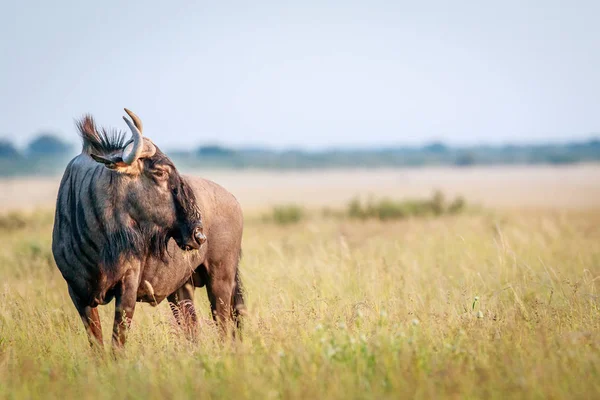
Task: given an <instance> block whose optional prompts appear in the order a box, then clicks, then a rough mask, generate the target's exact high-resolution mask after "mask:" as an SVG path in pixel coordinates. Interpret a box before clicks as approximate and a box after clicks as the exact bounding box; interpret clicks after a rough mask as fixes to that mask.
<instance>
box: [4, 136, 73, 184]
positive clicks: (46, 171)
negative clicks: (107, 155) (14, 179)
mask: <svg viewBox="0 0 600 400" xmlns="http://www.w3.org/2000/svg"><path fill="white" fill-rule="evenodd" d="M73 150H74V146H73V145H72V144H70V143H67V142H65V141H63V140H62V139H60V138H59V137H58V135H56V134H54V133H51V132H42V133H39V134H38V135H36V137H35V138H34V139H33V140H31V142H29V143H28V144H27V146H26V147H25V148H24V149H22V150H21V149H19V148H17V147H16V146H15V145H14V144H13V143H12V142H11V141H10V140H7V139H0V176H15V175H32V174H35V175H52V174H57V173H59V172H60V171H61V170H62V169H64V167H65V163H64V162H65V161H67V160H68V159H69V157H72V156H73V155H74V152H73Z"/></svg>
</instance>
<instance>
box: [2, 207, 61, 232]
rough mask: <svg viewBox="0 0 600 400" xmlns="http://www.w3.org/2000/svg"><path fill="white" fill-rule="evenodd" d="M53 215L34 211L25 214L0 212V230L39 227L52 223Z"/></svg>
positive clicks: (10, 230)
mask: <svg viewBox="0 0 600 400" xmlns="http://www.w3.org/2000/svg"><path fill="white" fill-rule="evenodd" d="M53 219H54V215H53V214H52V213H49V212H36V213H33V214H28V213H27V214H26V213H22V212H17V211H12V212H9V213H6V214H0V231H7V232H12V231H17V230H21V229H27V228H39V227H42V226H47V225H49V224H51V223H52V221H53Z"/></svg>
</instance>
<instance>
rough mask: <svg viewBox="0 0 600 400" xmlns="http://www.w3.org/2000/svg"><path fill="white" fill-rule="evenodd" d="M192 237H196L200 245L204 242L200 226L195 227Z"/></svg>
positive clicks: (204, 237) (204, 238)
mask: <svg viewBox="0 0 600 400" xmlns="http://www.w3.org/2000/svg"><path fill="white" fill-rule="evenodd" d="M194 237H195V238H196V241H197V242H198V243H199V244H200V245H202V244H204V242H206V236H205V235H204V233H202V228H200V227H197V228H196V229H195V230H194Z"/></svg>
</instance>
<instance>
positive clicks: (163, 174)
mask: <svg viewBox="0 0 600 400" xmlns="http://www.w3.org/2000/svg"><path fill="white" fill-rule="evenodd" d="M152 174H153V175H154V176H155V177H156V178H157V179H165V178H166V177H167V172H166V171H165V170H163V169H155V170H154V171H152Z"/></svg>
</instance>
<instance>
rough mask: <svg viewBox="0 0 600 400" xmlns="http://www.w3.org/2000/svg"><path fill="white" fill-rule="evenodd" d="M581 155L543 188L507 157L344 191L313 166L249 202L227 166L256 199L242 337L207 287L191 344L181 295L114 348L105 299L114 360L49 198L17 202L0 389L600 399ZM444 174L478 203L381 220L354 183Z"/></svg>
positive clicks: (598, 313) (597, 219) (385, 191)
mask: <svg viewBox="0 0 600 400" xmlns="http://www.w3.org/2000/svg"><path fill="white" fill-rule="evenodd" d="M585 168H588V169H587V170H586V172H585V174H584V175H577V174H574V173H572V172H568V171H567V172H565V171H564V170H560V169H559V170H557V171H558V172H557V173H558V175H559V177H558V178H556V179H554V178H552V176H553V175H551V174H548V175H544V174H545V172H544V173H543V174H541V175H540V174H538V175H535V174H533V175H529V182H530V184H529V185H528V184H527V182H528V181H527V179H525V178H523V176H527V175H526V173H525V175H523V174H518V173H513V172H510V173H509V174H508V175H502V174H501V173H500V172H498V171H496V172H492V173H491V174H492V175H491V176H494V175H493V174H494V173H496V175H497V176H496V178H498V179H495V180H492V181H490V179H488V178H487V177H489V176H490V175H489V174H487V175H486V174H483V175H481V177H482V178H481V179H480V180H479V181H477V180H476V179H475V178H474V177H473V172H472V171H469V170H467V171H466V172H460V173H457V174H458V175H456V176H455V175H452V174H450V175H447V174H446V175H445V178H446V180H445V181H442V180H439V179H438V180H437V181H436V179H433V178H430V179H429V181H427V180H425V183H423V180H421V181H419V182H418V183H417V181H416V179H414V175H410V176H411V177H412V179H405V180H401V179H398V180H393V179H388V178H385V175H382V176H383V177H381V178H380V180H379V183H377V181H372V180H365V181H364V182H367V181H368V182H369V184H370V185H371V186H369V187H367V188H366V189H363V188H364V187H366V186H367V185H366V184H365V185H363V187H362V188H361V180H360V179H359V178H357V179H351V178H347V180H348V182H353V185H354V186H353V187H351V188H346V189H345V190H346V191H344V190H343V189H342V188H339V190H337V191H336V194H330V195H323V193H325V194H327V193H333V192H332V191H331V189H330V188H331V187H334V188H335V187H336V185H342V183H340V181H339V180H332V181H331V182H329V184H327V182H324V181H323V179H326V177H327V176H328V175H327V174H323V176H324V177H321V180H318V179H315V180H314V182H313V184H312V186H311V184H310V182H308V181H309V180H310V179H307V181H306V182H304V181H302V179H303V178H301V177H300V178H298V179H297V181H298V182H300V185H302V184H304V185H305V187H302V186H300V189H297V191H296V192H293V193H295V194H294V198H293V200H294V202H295V203H296V204H299V205H300V207H299V208H295V207H287V206H284V207H280V208H277V209H273V208H272V207H273V205H276V204H278V203H281V202H283V201H284V203H282V204H286V203H287V202H289V200H292V199H289V198H286V197H285V195H286V194H287V195H288V196H289V195H290V192H289V191H286V190H285V188H282V189H280V190H281V191H283V192H285V193H286V194H281V195H280V197H277V196H278V195H276V194H273V196H270V195H265V188H268V190H266V193H276V192H277V187H276V185H275V184H274V183H273V180H272V179H271V180H266V181H261V182H260V183H257V184H256V187H255V194H254V197H252V195H251V192H252V190H251V189H252V188H250V187H249V186H248V185H249V182H251V180H249V179H251V176H250V175H247V176H246V178H247V179H241V180H239V182H238V183H237V186H236V182H237V181H235V179H233V178H231V179H230V180H227V179H225V178H226V177H225V178H223V179H219V177H215V180H217V181H220V180H221V181H224V182H225V183H226V187H228V188H229V189H231V191H232V192H233V193H234V194H236V193H237V191H238V190H239V192H240V193H241V195H240V196H239V198H240V201H241V202H242V204H243V205H244V206H245V208H246V210H247V212H246V226H245V234H244V242H243V248H244V257H243V260H242V263H241V271H242V277H243V281H244V284H245V289H246V292H247V305H248V315H247V317H246V320H245V326H244V333H243V340H242V341H236V342H228V341H227V342H224V343H223V342H221V341H220V340H219V335H218V333H217V331H216V329H215V327H214V325H213V324H212V321H211V320H210V319H209V315H210V312H209V306H208V301H207V299H206V294H205V290H204V289H198V290H197V299H196V306H197V308H198V310H199V312H200V313H201V315H202V317H203V318H202V321H201V328H200V334H199V335H198V337H197V338H196V339H195V340H190V339H187V338H186V337H185V335H183V334H182V332H180V331H179V329H178V327H177V325H176V324H175V322H174V319H173V317H172V316H171V313H170V310H169V307H168V305H167V304H166V303H161V304H160V305H159V306H158V307H151V306H149V305H147V304H138V307H137V309H136V314H135V317H134V322H133V326H132V329H131V331H130V335H129V341H128V343H127V346H126V348H125V350H124V351H123V352H122V353H120V354H119V355H118V356H117V357H116V358H114V357H113V356H112V353H111V352H110V350H109V348H110V344H109V341H108V339H109V338H110V335H109V332H110V330H111V328H112V314H113V306H112V305H109V306H105V307H101V308H100V315H101V319H102V323H103V328H104V333H105V338H106V344H107V349H106V354H104V355H98V354H96V353H93V352H92V351H91V349H90V348H89V345H88V341H87V338H86V336H85V332H84V330H83V326H82V324H81V321H80V320H79V317H78V315H77V314H76V312H75V309H74V307H73V306H72V304H71V301H70V299H69V296H68V293H67V289H66V284H65V282H64V280H63V279H62V276H61V275H60V273H59V272H58V270H57V269H56V266H55V265H54V261H53V258H52V253H51V249H50V244H51V229H52V219H53V214H52V209H51V205H48V206H47V207H43V206H42V205H40V204H37V203H36V204H35V206H36V208H37V211H31V209H29V210H25V211H23V210H17V208H18V207H11V210H8V209H7V208H5V211H4V212H3V213H2V214H1V215H0V398H14V399H21V398H64V399H68V398H90V399H103V398H106V399H116V398H161V399H162V398H191V397H195V398H251V399H262V398H285V399H287V398H302V399H304V398H306V399H313V398H344V399H346V398H394V399H397V398H426V399H429V398H446V397H447V398H540V399H541V398H569V399H571V398H598V397H600V371H599V368H600V310H599V304H600V303H599V302H600V297H599V296H600V292H599V288H598V286H599V285H600V203H598V202H597V201H598V193H600V191H599V188H600V179H596V180H593V179H592V178H593V177H600V175H597V174H596V173H597V172H598V170H599V169H598V167H585ZM590 168H591V170H590ZM590 171H592V172H590ZM373 174H374V176H375V174H376V172H373ZM418 174H420V172H419V173H417V175H418ZM561 174H562V175H561ZM586 174H587V175H586ZM349 176H351V175H349ZM453 176H455V178H452V177H453ZM460 176H463V178H460ZM449 177H450V178H452V179H455V181H452V179H450V178H449ZM585 177H587V178H586V179H584V178H585ZM237 179H239V178H237ZM258 179H259V178H256V180H257V181H258ZM329 179H330V178H329ZM448 179H450V183H448ZM461 179H462V180H461ZM544 179H546V180H544ZM281 180H282V181H287V180H286V179H283V178H282V179H281ZM373 182H375V183H373ZM544 182H545V183H544ZM346 184H347V185H350V183H346ZM7 185H15V183H14V182H9V183H8V184H7ZM377 185H379V186H377ZM394 185H396V186H394ZM411 185H412V186H411ZM419 185H420V186H419ZM511 185H512V186H511ZM519 185H520V186H519ZM544 185H545V186H544ZM0 186H1V185H0ZM289 186H290V187H291V186H293V185H291V184H290V185H289ZM5 187H6V186H5ZM48 187H51V185H49V186H48ZM434 187H439V188H441V189H442V191H443V192H444V193H446V194H447V197H448V203H449V202H450V200H451V199H452V198H453V197H454V195H455V194H458V193H460V194H463V195H464V198H465V200H466V206H463V207H461V208H460V209H456V210H454V211H453V212H435V210H434V211H433V212H429V211H427V210H425V211H424V212H415V211H414V209H416V208H415V207H417V206H415V205H414V204H413V203H411V205H410V207H408V208H402V207H399V208H398V210H400V211H398V210H396V211H393V210H391V211H390V207H391V209H394V207H393V203H385V204H387V205H382V204H379V203H377V204H379V205H377V204H375V205H374V206H373V207H381V208H383V207H384V206H385V207H387V208H386V211H385V212H386V213H387V214H385V215H391V214H390V213H392V214H393V215H394V217H390V218H383V220H382V218H379V217H378V215H383V214H381V213H380V214H377V212H374V213H371V214H369V213H363V214H360V213H359V214H360V215H358V216H357V215H353V214H352V213H350V212H349V209H347V208H346V206H345V204H346V203H347V202H348V201H349V200H350V198H351V196H350V195H352V194H366V193H372V194H374V196H376V197H377V198H380V197H381V196H384V195H385V196H392V197H393V198H396V199H402V198H404V197H406V195H407V194H408V195H411V196H412V197H419V196H421V195H423V196H421V197H424V196H430V194H431V191H432V188H434ZM328 188H329V189H328ZM377 188H380V189H377ZM478 188H479V189H478ZM519 188H521V190H519ZM301 189H303V190H301ZM32 190H33V189H32ZM328 190H330V191H329V192H328ZM378 190H379V191H378ZM302 193H305V196H304V197H302V196H301V194H302ZM553 193H555V194H554V195H553ZM319 194H321V195H322V198H320V199H319V200H318V201H316V200H315V197H316V196H318V195H319ZM327 196H329V197H327ZM336 196H339V197H336ZM536 196H537V197H536ZM25 197H26V196H24V198H23V203H26V202H27V200H26V198H25ZM341 197H344V200H343V201H342V199H341ZM11 198H12V197H11ZM328 198H329V199H330V200H331V201H330V203H331V205H330V208H329V210H328V211H326V212H325V211H324V210H323V207H324V206H326V205H328V204H329V203H328V201H327V200H328ZM261 199H262V203H261ZM498 199H500V200H498ZM48 201H49V202H50V204H51V202H52V201H53V199H52V196H49V199H48ZM261 204H263V206H262V207H261ZM363 204H366V203H363ZM390 204H391V205H390ZM365 207H366V206H365ZM30 208H31V207H30ZM417 208H418V207H417ZM406 210H409V211H406ZM410 210H412V211H410ZM394 212H395V214H394ZM355 214H356V213H355Z"/></svg>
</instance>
